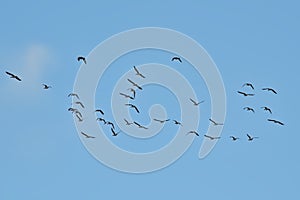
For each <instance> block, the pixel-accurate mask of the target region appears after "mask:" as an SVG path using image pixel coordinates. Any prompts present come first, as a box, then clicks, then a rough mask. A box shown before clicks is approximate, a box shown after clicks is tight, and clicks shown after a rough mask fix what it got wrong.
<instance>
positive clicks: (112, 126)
mask: <svg viewBox="0 0 300 200" xmlns="http://www.w3.org/2000/svg"><path fill="white" fill-rule="evenodd" d="M105 124H107V125H110V126H111V128H113V129H115V125H114V123H112V122H110V121H106V122H105Z"/></svg>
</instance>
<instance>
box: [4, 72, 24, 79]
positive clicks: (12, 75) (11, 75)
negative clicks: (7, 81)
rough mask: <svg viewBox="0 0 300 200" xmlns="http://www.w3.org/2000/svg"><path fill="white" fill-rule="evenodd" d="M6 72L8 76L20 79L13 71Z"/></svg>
mask: <svg viewBox="0 0 300 200" xmlns="http://www.w3.org/2000/svg"><path fill="white" fill-rule="evenodd" d="M5 73H6V74H8V75H9V76H10V78H14V79H16V80H18V81H22V80H21V79H20V78H19V77H18V76H17V75H14V74H13V73H10V72H7V71H6V72H5Z"/></svg>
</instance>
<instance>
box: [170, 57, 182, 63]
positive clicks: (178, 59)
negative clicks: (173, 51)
mask: <svg viewBox="0 0 300 200" xmlns="http://www.w3.org/2000/svg"><path fill="white" fill-rule="evenodd" d="M175 60H177V61H179V62H181V63H182V60H181V58H179V57H177V56H175V57H173V58H172V61H175Z"/></svg>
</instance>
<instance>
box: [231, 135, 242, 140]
mask: <svg viewBox="0 0 300 200" xmlns="http://www.w3.org/2000/svg"><path fill="white" fill-rule="evenodd" d="M230 138H231V139H232V140H233V141H236V140H238V139H240V138H238V137H235V136H232V135H231V136H230Z"/></svg>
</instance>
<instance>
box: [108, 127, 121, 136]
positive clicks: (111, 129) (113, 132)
mask: <svg viewBox="0 0 300 200" xmlns="http://www.w3.org/2000/svg"><path fill="white" fill-rule="evenodd" d="M110 131H111V132H112V136H117V135H119V133H120V132H121V131H118V132H115V130H114V129H113V128H110Z"/></svg>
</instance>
